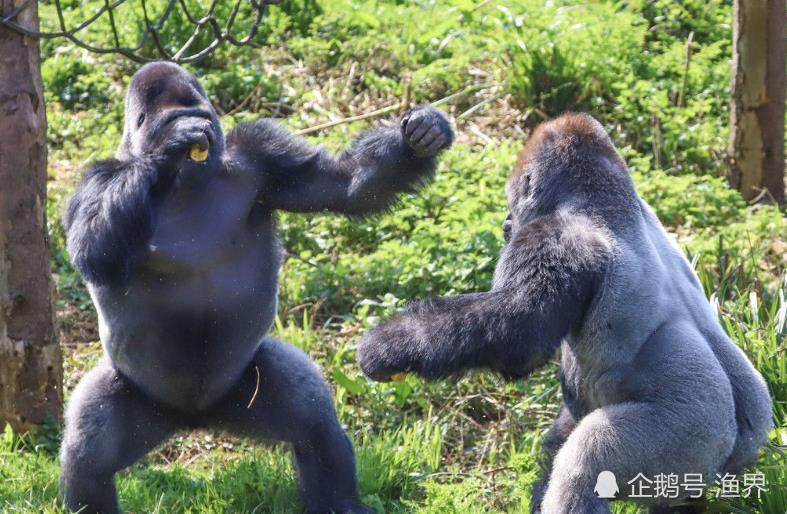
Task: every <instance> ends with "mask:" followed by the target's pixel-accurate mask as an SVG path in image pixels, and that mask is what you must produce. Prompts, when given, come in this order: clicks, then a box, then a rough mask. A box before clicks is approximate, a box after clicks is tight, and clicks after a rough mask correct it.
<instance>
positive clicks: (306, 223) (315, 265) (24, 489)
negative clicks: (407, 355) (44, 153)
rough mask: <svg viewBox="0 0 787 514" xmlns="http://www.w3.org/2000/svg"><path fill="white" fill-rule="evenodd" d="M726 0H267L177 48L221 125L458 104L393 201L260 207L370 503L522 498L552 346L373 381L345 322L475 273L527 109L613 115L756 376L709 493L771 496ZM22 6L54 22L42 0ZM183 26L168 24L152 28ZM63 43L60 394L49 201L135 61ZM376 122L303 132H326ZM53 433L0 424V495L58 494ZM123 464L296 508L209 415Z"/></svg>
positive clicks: (42, 501) (138, 500)
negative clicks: (370, 207)
mask: <svg viewBox="0 0 787 514" xmlns="http://www.w3.org/2000/svg"><path fill="white" fill-rule="evenodd" d="M187 1H188V2H189V3H190V4H192V3H194V2H192V1H191V0H187ZM130 4H135V3H133V2H131V3H130ZM149 4H153V5H158V4H156V3H155V2H152V1H151V2H149ZM730 4H731V2H729V1H726V0H723V1H716V2H706V1H704V0H702V1H701V0H687V1H684V2H672V1H668V0H632V1H628V2H612V1H598V2H587V3H586V2H579V1H572V0H559V1H555V2H542V1H536V0H501V1H496V2H488V3H487V2H485V3H475V2H472V1H469V0H429V1H420V2H396V1H388V0H378V1H371V0H370V1H351V0H317V1H315V0H293V1H291V2H285V3H284V5H283V6H281V7H272V8H271V9H270V13H271V14H270V16H269V18H268V19H267V23H266V25H265V28H264V30H262V31H261V33H260V35H259V37H258V41H257V42H258V43H260V44H262V45H263V47H262V48H261V49H256V48H251V47H247V48H242V49H237V48H234V47H226V48H222V49H220V51H219V52H218V53H217V54H216V55H214V56H212V57H211V58H209V59H207V60H206V61H203V62H202V63H200V64H199V65H197V66H192V67H191V69H192V70H193V71H194V72H195V73H197V75H198V76H199V77H200V79H201V80H202V82H203V84H205V86H206V89H207V90H208V92H209V95H210V96H211V97H212V98H213V99H214V101H215V102H216V104H217V107H218V109H219V110H220V111H221V113H222V114H223V115H224V116H223V118H222V122H223V123H224V124H225V126H226V127H230V126H232V125H234V124H235V123H236V122H238V121H240V120H244V119H250V118H253V117H256V116H259V115H273V114H275V115H277V116H280V117H282V120H281V121H282V122H283V123H285V124H286V125H288V126H290V127H292V128H295V129H298V128H304V127H309V126H312V125H316V124H318V123H321V122H324V121H327V120H330V119H333V118H336V117H345V116H349V115H354V114H359V113H364V112H368V111H371V110H374V109H376V108H379V107H382V106H386V105H391V104H394V103H397V102H399V101H400V99H401V97H402V96H403V95H405V94H407V92H408V91H409V94H410V95H411V100H412V101H413V102H416V103H417V102H426V101H439V100H441V99H444V101H443V103H442V106H441V107H442V108H444V109H446V110H447V111H448V112H450V113H451V114H453V115H454V116H455V117H456V124H457V129H458V134H459V137H458V141H457V144H456V145H455V147H454V148H452V149H451V150H450V151H448V152H447V153H446V155H445V156H444V158H443V159H442V161H441V165H440V169H439V173H438V176H437V178H436V180H435V181H434V183H433V184H431V185H430V186H429V187H427V188H426V189H425V190H423V191H422V192H420V193H419V194H418V195H415V196H408V197H406V198H404V199H403V201H402V202H401V204H400V206H399V207H398V208H397V209H395V210H394V211H392V212H390V213H387V214H385V215H382V216H378V217H375V218H373V219H369V220H363V221H358V220H347V219H344V218H341V217H336V216H327V215H313V216H295V215H289V214H287V215H282V216H281V219H280V223H279V232H280V235H281V239H282V242H283V244H284V247H285V249H286V250H287V256H288V258H287V260H286V262H285V264H284V267H283V269H282V276H281V278H282V279H281V294H280V300H281V308H280V312H279V316H280V318H279V321H278V323H277V326H276V328H275V331H274V332H275V333H274V335H276V336H277V337H279V338H281V339H283V340H285V341H289V342H291V343H293V344H296V345H298V346H299V347H301V348H303V349H304V350H305V351H307V352H308V353H309V354H310V355H312V356H313V357H314V358H315V360H316V361H317V362H318V363H319V365H320V366H321V367H322V369H323V370H324V373H325V376H326V377H327V378H328V380H329V381H330V382H331V384H332V385H333V387H334V389H335V394H336V405H337V409H338V412H339V416H340V418H341V420H342V422H343V423H344V425H345V426H346V428H347V431H348V433H349V434H350V436H351V437H352V439H353V440H354V442H355V446H356V449H357V453H358V460H359V478H360V486H361V494H362V496H363V499H364V501H365V502H366V503H368V504H369V505H371V506H372V507H374V508H376V509H377V510H378V511H379V512H421V513H446V512H448V513H451V512H456V513H467V512H471V513H473V512H479V513H480V512H513V513H518V512H529V490H530V485H531V484H532V482H533V481H534V480H535V476H536V470H537V465H536V462H537V457H538V449H539V445H540V442H541V438H542V437H543V434H544V432H545V431H546V429H547V428H548V426H549V424H550V423H551V420H552V419H553V418H554V416H555V414H556V411H557V407H558V405H559V402H560V395H559V388H558V383H557V379H556V370H557V365H556V363H553V364H551V365H550V366H548V367H546V368H545V369H542V370H539V371H538V372H537V373H535V374H534V375H532V376H531V377H529V378H528V379H527V380H523V381H519V382H516V383H509V384H506V383H503V382H502V381H501V380H500V379H498V378H497V377H495V376H492V375H490V374H486V373H474V374H470V375H468V376H466V377H464V378H462V379H460V380H458V381H453V382H450V381H449V382H441V383H433V384H427V383H424V382H422V381H420V380H418V379H417V378H415V377H408V378H407V379H406V380H405V382H403V383H394V384H376V383H372V382H370V381H368V380H367V379H366V378H365V377H364V376H363V375H362V374H361V373H360V371H359V369H358V366H357V365H356V363H355V356H354V347H353V344H354V342H355V341H356V340H357V338H358V337H359V335H360V334H361V333H362V332H363V331H364V330H366V329H368V328H369V327H371V326H373V325H374V324H375V323H377V322H378V321H379V320H380V319H381V317H384V316H386V315H388V314H390V313H391V312H393V311H394V310H395V309H397V308H398V307H400V306H401V305H402V304H403V302H404V301H405V300H407V299H410V298H423V297H428V296H431V295H435V294H457V293H465V292H471V291H480V290H485V289H487V288H488V287H489V284H490V281H491V275H492V271H493V269H494V264H495V261H496V257H497V253H498V251H499V249H500V247H501V245H502V234H501V230H500V226H501V223H502V221H503V218H504V217H505V213H506V206H505V196H504V193H503V186H504V184H505V180H506V177H507V175H508V173H509V172H510V170H511V168H512V166H513V163H514V161H515V158H516V152H517V151H518V149H519V148H520V147H521V144H522V142H523V141H524V139H525V138H526V135H527V133H528V132H529V130H530V129H532V127H533V126H534V125H535V124H536V123H537V122H538V121H540V120H541V119H542V118H543V117H545V116H552V115H555V114H558V113H559V112H561V111H564V110H587V111H589V112H591V113H593V114H594V115H595V116H597V117H598V118H599V119H600V120H601V121H602V123H603V124H604V125H605V127H606V128H607V129H608V130H609V132H610V135H611V137H612V138H613V140H614V141H615V143H616V144H617V145H618V147H619V148H620V150H621V153H622V154H623V155H624V157H625V158H626V160H627V162H628V163H629V165H630V166H631V168H632V171H633V174H634V179H635V182H636V183H637V187H638V190H639V193H640V194H641V195H642V196H643V197H644V198H645V199H646V200H647V201H648V202H649V203H650V204H651V205H652V206H653V208H654V209H655V210H656V213H657V214H658V215H659V217H660V219H662V221H663V222H664V223H665V225H666V226H667V228H668V229H669V230H670V231H671V232H672V233H674V234H675V236H676V238H677V240H678V242H679V244H680V245H681V246H682V247H683V248H685V251H686V253H687V256H688V257H689V259H690V260H691V261H692V262H693V263H694V265H695V268H696V269H697V272H698V274H699V276H700V279H701V281H702V284H703V286H704V287H705V290H706V293H707V295H708V297H709V298H710V300H711V303H712V304H713V305H714V306H715V308H716V309H717V312H718V314H719V319H720V322H721V323H722V326H723V327H724V328H725V330H726V331H727V332H728V334H730V336H731V337H732V338H733V339H734V341H735V342H736V343H737V344H738V345H740V347H741V348H743V349H744V351H745V352H746V353H747V355H748V356H749V358H750V359H751V360H752V362H753V363H754V365H755V366H756V367H757V368H758V369H759V370H760V372H761V373H762V374H763V376H764V377H765V379H766V381H767V382H768V384H769V387H770V389H771V392H772V394H773V397H774V420H775V422H776V428H775V429H774V431H773V433H772V436H771V441H772V442H771V445H769V446H768V447H766V448H764V449H763V450H762V453H761V459H760V461H759V462H758V464H757V466H756V470H758V471H762V472H763V473H765V474H766V476H767V479H768V484H769V491H768V493H767V494H766V495H764V496H763V498H762V499H761V501H759V502H757V501H754V500H734V501H728V500H721V499H717V500H714V502H713V505H712V508H713V510H714V511H716V512H752V513H762V514H784V513H785V511H787V472H786V471H785V469H787V457H785V454H784V445H785V443H787V347H785V337H784V336H785V332H786V331H787V301H786V300H785V296H787V272H785V267H786V265H787V258H786V257H785V255H787V230H786V229H785V222H784V214H785V211H784V210H783V209H782V210H780V209H778V208H776V207H767V206H759V207H750V206H747V205H746V204H745V203H744V202H743V201H742V200H741V199H740V197H739V196H738V195H737V193H735V192H734V191H731V190H729V188H728V187H727V185H726V182H725V179H724V149H725V145H726V141H727V128H726V127H727V117H728V113H727V102H728V95H729V80H728V77H727V74H728V73H729V58H730V38H731V34H730V16H731V12H730V11H731V8H730ZM69 5H71V8H70V10H69V12H68V13H67V16H70V17H73V18H74V19H81V18H83V17H84V15H85V13H87V12H89V10H90V9H91V8H94V7H95V6H96V5H101V2H97V1H95V0H94V1H89V2H81V3H78V2H73V3H71V4H69ZM40 9H41V12H42V18H43V20H44V23H45V24H46V23H51V21H52V20H53V18H52V15H53V12H52V10H51V6H49V5H46V4H42V5H41V7H40ZM128 9H129V10H128V12H126V13H124V18H123V19H124V20H127V23H124V24H123V27H122V31H121V34H120V37H121V38H132V37H133V36H134V35H135V34H136V31H137V30H138V29H139V25H138V24H137V23H136V21H138V18H136V16H137V15H138V12H136V11H135V10H134V8H132V7H128ZM135 20H136V21H135ZM692 32H693V38H692V41H693V43H692V44H691V46H690V47H689V48H688V49H687V44H686V43H687V40H688V36H689V33H692ZM184 34H185V27H182V26H178V25H177V24H176V25H175V26H173V27H172V30H171V31H170V32H169V33H168V36H167V37H170V38H172V40H173V41H177V40H179V39H183V38H184ZM90 37H94V38H97V39H100V38H101V37H102V32H101V31H100V30H99V31H95V32H93V33H92V35H91V36H90ZM61 45H65V43H63V42H62V41H57V40H50V41H47V42H45V44H44V48H43V52H44V60H43V65H42V68H43V77H44V86H45V91H46V96H47V115H48V123H49V150H50V154H49V158H50V178H51V181H50V183H49V185H50V188H49V198H48V203H47V211H48V216H49V220H50V239H51V242H52V267H53V272H54V274H55V278H56V284H57V292H58V313H59V316H60V321H61V324H62V326H63V330H62V333H61V338H62V340H63V341H64V342H65V343H67V346H66V348H65V350H66V351H65V355H66V362H65V373H66V384H65V388H66V394H67V395H68V393H69V392H70V391H71V390H72V389H73V387H74V385H75V384H76V383H77V381H78V380H79V377H80V376H81V375H82V374H83V373H84V372H85V371H86V370H87V369H89V368H90V367H91V366H92V365H93V364H94V363H95V362H96V360H97V359H98V357H99V356H100V354H101V348H100V345H99V344H98V343H97V342H96V341H95V340H94V339H95V336H94V335H91V334H94V332H91V330H94V325H95V319H94V315H93V314H92V307H91V306H90V300H89V298H88V296H87V294H86V291H85V289H84V288H83V286H82V285H81V283H80V280H79V278H78V276H77V275H76V274H75V273H74V271H73V269H72V268H71V266H70V264H69V262H68V259H67V257H66V255H65V252H64V246H63V230H62V227H61V226H60V223H59V219H60V212H61V211H62V208H63V202H64V199H65V197H66V195H67V194H68V192H69V191H70V190H71V188H73V186H74V184H75V182H76V181H77V180H78V175H79V169H80V168H81V167H82V165H83V164H84V163H86V162H88V161H90V160H92V159H96V158H99V157H106V156H109V155H111V154H112V153H113V152H114V148H115V146H116V145H117V143H118V140H119V137H120V132H121V129H120V123H121V119H122V97H123V90H124V88H125V85H126V84H127V83H128V78H129V75H130V74H131V73H133V71H134V69H135V65H133V64H132V63H130V62H127V61H123V60H121V59H119V58H114V57H100V56H86V55H84V54H82V53H81V52H78V51H74V50H73V49H72V48H70V47H67V46H61ZM687 52H689V53H691V60H690V65H689V66H688V67H687V66H686V55H687ZM457 93H459V94H457ZM373 123H377V122H376V121H375V122H372V123H370V122H363V123H354V124H346V125H339V126H337V127H334V128H333V129H330V130H328V131H323V132H322V133H318V134H315V135H313V136H311V137H310V139H311V140H312V141H313V142H315V143H321V144H325V145H326V146H328V147H329V148H331V149H339V148H341V147H342V146H343V145H344V144H346V143H347V142H348V141H349V140H350V138H351V137H352V136H353V135H354V134H356V133H357V132H358V131H360V130H363V129H364V128H367V127H369V126H370V125H371V124H373ZM59 437H60V429H59V426H58V424H57V423H55V422H53V423H50V424H48V425H47V426H45V427H43V428H42V429H41V430H40V431H38V432H36V433H30V434H22V435H19V434H12V433H10V432H9V431H6V432H5V434H4V435H2V436H0V511H1V512H4V513H5V512H9V513H16V512H26V513H27V512H31V513H32V512H62V510H61V507H60V506H59V504H58V502H57V498H56V494H57V476H58V464H57V457H56V456H57V447H58V444H59ZM779 445H782V446H779ZM118 486H119V494H120V497H121V501H122V504H123V507H124V508H125V509H126V510H128V511H131V512H162V513H163V512H167V513H168V512H195V513H196V512H200V513H201V512H294V511H297V509H298V508H299V507H298V506H299V503H298V499H297V494H296V489H295V485H294V484H293V481H292V467H291V465H290V459H289V456H288V454H287V452H286V451H284V449H283V448H277V449H273V450H271V449H266V448H258V447H255V446H252V445H250V444H249V443H248V442H245V441H241V440H236V439H232V438H228V437H226V436H224V435H222V434H203V433H190V434H182V435H180V436H179V437H178V438H176V439H173V440H172V441H170V442H168V443H167V444H166V445H164V446H163V447H162V448H160V449H159V450H157V451H156V452H153V453H151V454H150V455H149V456H148V457H147V458H146V460H145V461H144V462H142V463H140V464H138V465H135V466H133V467H132V468H131V469H129V470H127V471H125V472H123V473H121V474H120V475H119V476H118ZM614 509H615V511H616V512H629V513H633V512H637V509H636V507H635V506H633V505H624V504H616V505H615V507H614Z"/></svg>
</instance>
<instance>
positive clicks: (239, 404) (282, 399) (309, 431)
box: [205, 339, 366, 512]
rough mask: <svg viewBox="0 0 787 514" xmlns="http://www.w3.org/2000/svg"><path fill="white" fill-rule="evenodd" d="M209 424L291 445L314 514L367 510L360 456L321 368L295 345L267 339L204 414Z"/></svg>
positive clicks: (303, 488)
mask: <svg viewBox="0 0 787 514" xmlns="http://www.w3.org/2000/svg"><path fill="white" fill-rule="evenodd" d="M205 420H206V422H207V423H208V424H209V426H212V427H214V428H217V429H219V430H224V431H228V432H232V433H236V434H239V435H243V436H247V437H251V438H254V439H258V440H278V441H285V442H288V443H291V444H292V446H293V453H294V457H295V465H296V467H297V471H298V476H299V484H300V489H301V496H302V498H303V501H304V504H305V506H306V509H307V511H309V512H329V511H336V512H348V511H353V512H366V510H365V508H363V507H362V506H361V505H360V504H357V503H355V493H356V490H355V456H354V454H353V448H352V444H351V443H350V440H349V439H348V438H347V436H346V435H345V433H344V431H343V430H342V427H341V425H340V424H339V420H338V418H337V417H336V411H335V410H334V407H333V396H332V395H331V391H330V388H329V387H328V384H327V383H326V382H325V380H324V379H323V377H322V374H321V373H320V370H319V369H318V368H317V366H316V365H315V364H314V362H312V360H311V359H310V358H309V357H308V356H307V355H306V354H305V353H303V352H302V351H301V350H299V349H298V348H295V347H294V346H291V345H288V344H284V343H280V342H278V341H275V340H272V339H266V340H265V341H263V343H262V345H261V346H260V348H259V350H258V351H257V355H256V356H255V358H254V360H253V361H252V363H251V364H250V365H249V367H248V368H247V370H246V372H245V373H244V375H243V376H242V377H241V379H240V381H239V382H238V384H237V385H236V386H235V387H234V388H233V390H232V391H231V392H230V393H229V394H228V395H227V396H226V397H225V398H224V399H222V400H221V401H219V402H218V404H217V405H216V406H215V407H214V408H213V409H211V410H210V411H209V412H208V413H206V416H205Z"/></svg>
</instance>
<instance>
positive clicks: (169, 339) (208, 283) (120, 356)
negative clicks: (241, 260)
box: [91, 254, 278, 411]
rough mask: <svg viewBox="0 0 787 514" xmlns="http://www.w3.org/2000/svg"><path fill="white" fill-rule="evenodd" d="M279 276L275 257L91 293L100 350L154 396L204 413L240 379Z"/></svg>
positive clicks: (264, 326)
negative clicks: (226, 269) (253, 264)
mask: <svg viewBox="0 0 787 514" xmlns="http://www.w3.org/2000/svg"><path fill="white" fill-rule="evenodd" d="M257 255H259V254H257ZM274 265H275V269H270V268H272V267H273V266H274ZM277 271H278V260H277V259H273V260H272V261H269V265H268V266H266V265H262V266H261V265H260V264H259V263H257V264H256V267H254V268H248V267H246V266H237V263H235V265H234V266H232V269H231V270H230V271H229V272H228V273H222V272H221V271H220V270H219V271H217V272H215V273H212V274H211V275H209V276H203V277H190V278H188V279H182V278H181V279H179V280H177V281H174V280H173V281H171V282H170V281H168V280H166V279H164V278H161V279H160V280H157V281H155V280H154V281H149V280H142V279H140V278H139V277H137V278H136V279H135V280H132V284H131V285H130V287H129V288H127V289H126V290H125V291H115V290H109V289H98V290H91V294H92V295H93V299H94V303H95V304H96V306H97V310H98V313H99V331H100V335H101V341H102V344H103V345H104V348H105V350H106V352H107V354H108V355H109V357H110V359H111V361H112V363H113V365H114V366H115V367H116V368H117V369H118V370H120V371H121V372H122V373H123V374H124V375H126V376H127V377H128V378H129V379H130V380H131V381H132V382H134V383H135V384H136V385H137V386H139V387H140V388H141V389H142V390H143V391H145V392H146V393H147V394H149V395H150V396H151V397H152V398H154V399H156V400H158V401H161V402H163V403H166V404H168V405H170V406H173V407H175V408H178V409H181V410H187V411H194V410H200V409H203V408H205V407H207V406H209V405H210V404H211V403H213V402H215V401H216V400H217V399H219V398H220V397H221V396H222V395H223V394H224V393H226V392H227V390H228V389H229V388H230V387H231V386H232V385H233V384H234V383H235V382H236V381H237V380H238V378H239V377H240V375H241V373H242V372H243V371H244V369H246V367H247V366H248V365H249V363H250V361H251V359H252V357H253V355H254V353H255V350H256V349H257V347H258V345H259V343H260V341H261V340H262V338H263V337H264V336H265V334H266V333H267V332H268V330H269V329H270V326H271V323H272V321H273V319H274V317H275V315H276V287H277V285H276V275H277Z"/></svg>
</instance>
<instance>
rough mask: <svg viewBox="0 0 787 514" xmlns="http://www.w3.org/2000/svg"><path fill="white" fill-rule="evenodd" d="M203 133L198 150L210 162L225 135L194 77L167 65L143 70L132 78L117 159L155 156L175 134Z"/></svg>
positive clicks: (154, 64) (221, 149) (162, 63)
mask: <svg viewBox="0 0 787 514" xmlns="http://www.w3.org/2000/svg"><path fill="white" fill-rule="evenodd" d="M190 131H202V132H204V140H203V141H200V146H201V147H203V148H207V147H209V148H210V151H209V155H210V157H211V158H215V157H216V156H220V155H221V154H222V152H223V150H224V135H223V134H222V132H221V127H220V125H219V123H218V119H217V117H216V111H215V110H214V109H213V106H212V105H211V103H210V101H209V100H208V98H207V96H206V95H205V91H204V90H203V89H202V86H200V84H199V82H198V81H197V79H196V77H194V75H192V74H191V73H189V72H188V71H186V70H184V69H183V68H181V67H180V66H177V65H175V64H172V63H168V62H154V63H150V64H147V65H145V66H143V67H142V68H141V69H140V70H139V71H138V72H137V73H135V74H134V76H133V77H132V78H131V84H130V86H129V89H128V95H127V96H126V119H125V127H124V132H123V141H122V142H121V145H120V148H119V149H118V158H121V159H128V158H130V157H140V156H142V155H146V154H155V153H157V150H158V149H159V148H160V147H161V145H163V144H165V141H166V140H167V139H168V138H171V137H172V136H173V135H174V134H177V133H184V132H190Z"/></svg>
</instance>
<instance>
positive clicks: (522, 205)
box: [503, 114, 639, 240]
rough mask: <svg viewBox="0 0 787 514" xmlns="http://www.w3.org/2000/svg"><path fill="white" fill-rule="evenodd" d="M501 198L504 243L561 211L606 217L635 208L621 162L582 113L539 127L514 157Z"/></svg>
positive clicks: (596, 124)
mask: <svg viewBox="0 0 787 514" xmlns="http://www.w3.org/2000/svg"><path fill="white" fill-rule="evenodd" d="M506 195H507V196H508V207H509V210H510V213H509V215H508V217H507V218H506V221H505V223H504V224H503V231H504V234H505V237H506V240H508V239H510V237H511V235H512V234H513V233H515V232H516V230H517V228H518V227H522V226H524V225H525V224H527V223H528V222H529V221H531V220H533V219H535V218H537V217H539V216H543V215H546V214H550V213H553V212H556V211H558V210H561V209H570V210H577V211H582V212H585V213H586V214H589V215H598V216H603V217H606V218H608V217H614V216H619V215H625V214H626V213H630V212H631V209H638V208H639V207H638V201H637V196H636V193H635V191H634V186H633V183H632V182H631V177H630V176H629V173H628V169H627V168H626V165H625V163H624V162H623V160H622V159H621V158H620V156H619V155H618V153H617V151H615V147H614V146H613V144H612V141H610V139H609V136H607V133H606V132H605V131H604V128H603V127H602V126H601V124H600V123H599V122H598V121H596V120H595V119H593V117H591V116H589V115H587V114H564V115H563V116H560V117H559V118H556V119H554V120H551V121H548V122H545V123H542V124H541V125H539V126H538V127H537V128H536V130H535V131H534V132H533V134H532V135H531V136H530V138H529V139H528V141H527V144H526V145H525V147H524V149H523V150H522V152H521V153H520V154H519V158H518V160H517V163H516V167H515V169H514V173H513V174H512V175H511V178H510V179H509V180H508V183H507V184H506Z"/></svg>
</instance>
